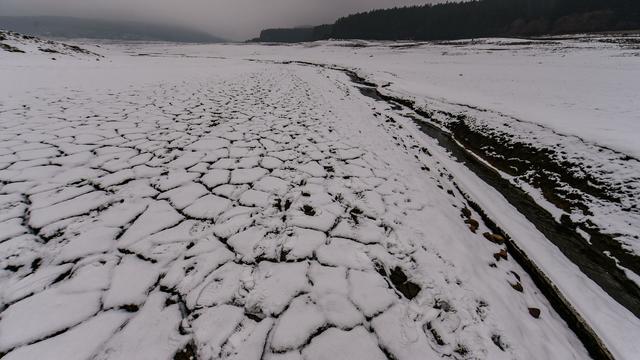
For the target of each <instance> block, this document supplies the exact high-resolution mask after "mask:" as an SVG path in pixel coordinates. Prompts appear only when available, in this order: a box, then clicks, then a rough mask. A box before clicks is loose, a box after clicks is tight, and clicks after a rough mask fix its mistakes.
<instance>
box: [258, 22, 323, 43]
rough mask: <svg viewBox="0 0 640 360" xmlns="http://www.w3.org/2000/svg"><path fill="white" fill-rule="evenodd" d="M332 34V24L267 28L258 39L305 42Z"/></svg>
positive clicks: (264, 40) (263, 40)
mask: <svg viewBox="0 0 640 360" xmlns="http://www.w3.org/2000/svg"><path fill="white" fill-rule="evenodd" d="M330 35H331V25H320V26H314V27H311V26H310V27H298V28H291V29H266V30H263V31H262V32H260V37H259V38H258V39H257V40H258V41H262V42H285V43H291V42H305V41H316V40H322V39H326V38H327V37H328V36H330Z"/></svg>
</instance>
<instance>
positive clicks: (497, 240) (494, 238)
mask: <svg viewBox="0 0 640 360" xmlns="http://www.w3.org/2000/svg"><path fill="white" fill-rule="evenodd" d="M482 235H483V236H484V237H485V239H487V240H489V241H491V242H492V243H494V244H499V245H502V244H504V237H503V236H502V235H498V234H492V233H488V232H486V233H484V234H482Z"/></svg>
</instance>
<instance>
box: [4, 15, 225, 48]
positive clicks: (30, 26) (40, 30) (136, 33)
mask: <svg viewBox="0 0 640 360" xmlns="http://www.w3.org/2000/svg"><path fill="white" fill-rule="evenodd" d="M0 28H1V29H7V30H12V31H16V32H20V33H23V34H29V35H35V36H46V37H54V38H69V39H73V38H87V39H112V40H147V41H171V42H185V43H215V42H223V41H224V40H223V39H221V38H219V37H216V36H213V35H211V34H208V33H205V32H201V31H197V30H193V29H188V28H183V27H178V26H172V25H160V24H150V23H143V22H131V21H111V20H96V19H80V18H73V17H57V16H0Z"/></svg>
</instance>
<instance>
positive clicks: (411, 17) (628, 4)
mask: <svg viewBox="0 0 640 360" xmlns="http://www.w3.org/2000/svg"><path fill="white" fill-rule="evenodd" d="M634 29H640V0H476V1H466V2H447V3H442V4H436V5H423V6H411V7H401V8H393V9H383V10H372V11H369V12H364V13H359V14H354V15H349V16H347V17H344V18H341V19H339V20H338V21H336V22H335V23H334V24H332V25H322V26H320V27H316V28H312V29H288V31H285V29H278V32H277V33H274V30H269V31H266V32H263V33H262V34H261V36H260V38H258V39H256V40H257V41H274V40H273V36H272V35H274V34H278V33H279V34H286V35H287V36H286V37H284V38H288V39H292V40H291V42H297V41H313V40H319V39H318V38H317V37H316V36H312V37H308V36H307V37H306V39H305V40H299V39H300V38H305V34H309V33H313V34H315V33H318V34H323V36H322V37H321V39H329V38H334V39H365V40H452V39H463V38H474V37H493V36H506V37H509V36H538V35H546V34H568V33H579V32H597V31H617V30H634ZM316 30H317V31H316ZM263 35H264V36H263Z"/></svg>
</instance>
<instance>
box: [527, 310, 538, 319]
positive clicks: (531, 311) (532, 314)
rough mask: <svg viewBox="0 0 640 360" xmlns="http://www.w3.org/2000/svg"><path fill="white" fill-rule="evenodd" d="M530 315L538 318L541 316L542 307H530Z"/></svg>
mask: <svg viewBox="0 0 640 360" xmlns="http://www.w3.org/2000/svg"><path fill="white" fill-rule="evenodd" d="M529 315H531V316H533V317H534V318H536V319H538V318H539V317H540V309H538V308H529Z"/></svg>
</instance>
